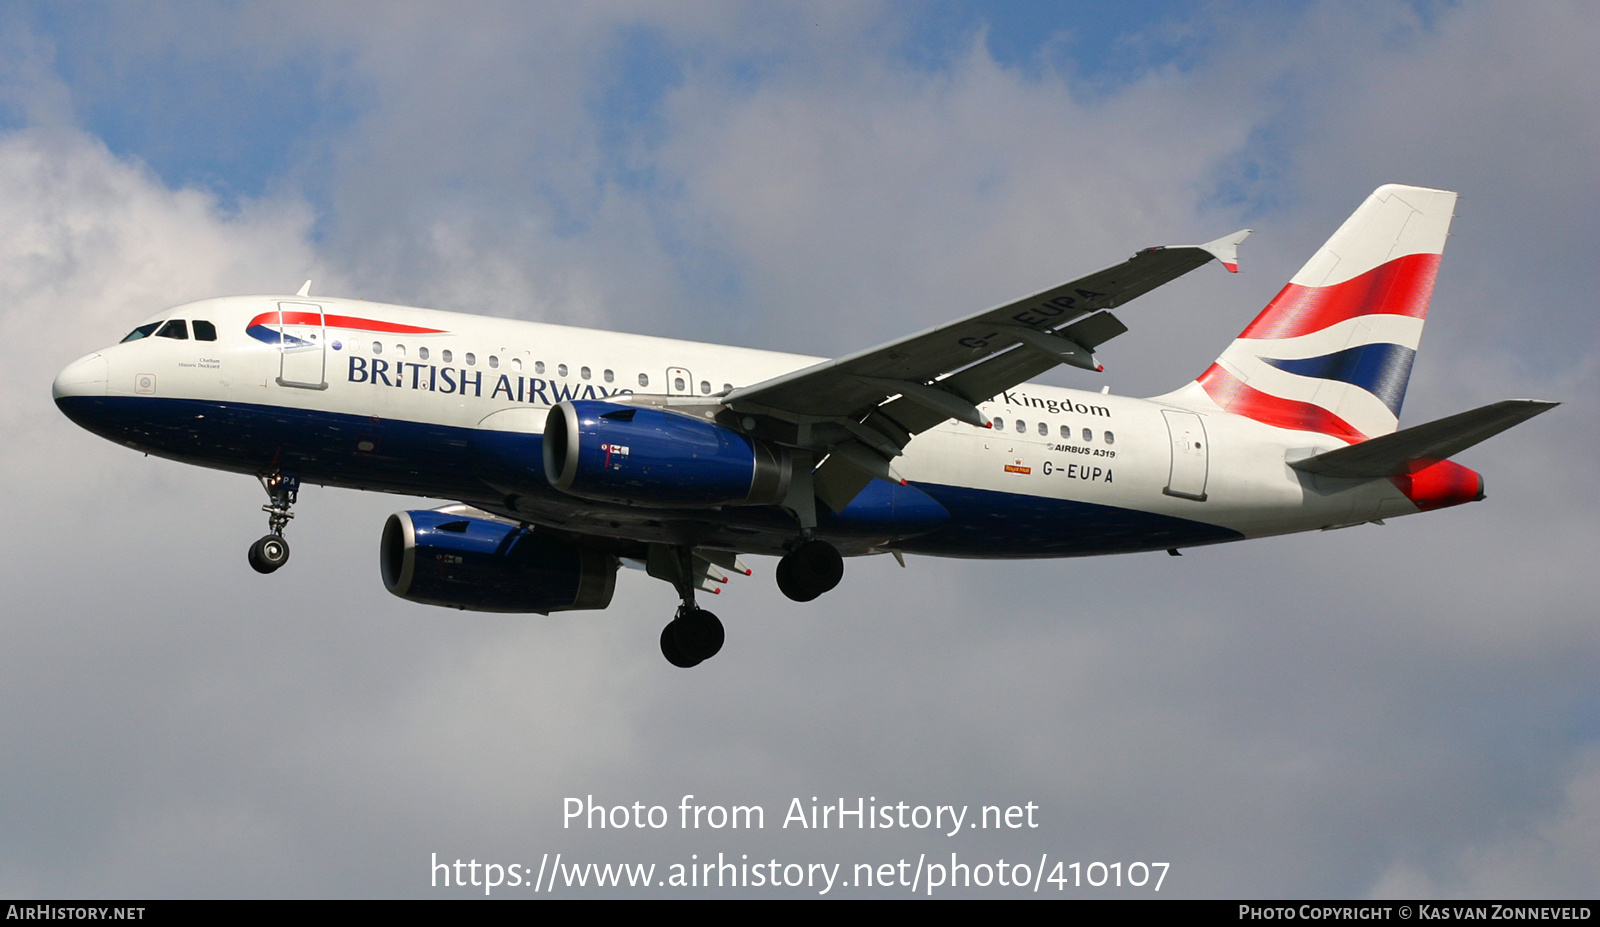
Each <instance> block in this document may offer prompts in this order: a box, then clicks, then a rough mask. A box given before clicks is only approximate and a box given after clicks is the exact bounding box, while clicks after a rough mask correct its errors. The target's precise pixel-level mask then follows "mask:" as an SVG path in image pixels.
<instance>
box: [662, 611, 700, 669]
mask: <svg viewBox="0 0 1600 927" xmlns="http://www.w3.org/2000/svg"><path fill="white" fill-rule="evenodd" d="M677 623H678V622H677V621H669V622H668V623H667V626H666V627H664V628H662V629H661V655H662V656H663V657H666V658H667V662H668V663H671V664H672V665H673V666H676V667H678V668H679V669H688V668H689V667H691V666H699V665H700V661H699V660H691V659H689V658H688V657H687V656H684V653H683V651H682V650H679V649H678V636H677V634H676V633H674V632H675V631H676V628H675V627H674V625H676V624H677Z"/></svg>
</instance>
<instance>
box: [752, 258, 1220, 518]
mask: <svg viewBox="0 0 1600 927" xmlns="http://www.w3.org/2000/svg"><path fill="white" fill-rule="evenodd" d="M1249 234H1250V230H1249V229H1243V230H1241V231H1238V232H1235V233H1233V234H1232V235H1227V236H1224V237H1222V238H1219V239H1217V240H1215V241H1211V242H1207V243H1206V244H1203V245H1169V246H1166V247H1157V248H1147V249H1145V250H1143V251H1140V252H1138V253H1136V254H1134V255H1133V257H1130V258H1128V259H1127V260H1126V261H1123V262H1122V263H1120V264H1116V265H1113V266H1111V267H1107V268H1105V269H1104V270H1100V271H1097V272H1095V273H1092V274H1089V275H1088V276H1085V277H1080V278H1078V279H1076V280H1071V281H1068V282H1067V283H1063V284H1061V285H1059V286H1055V287H1051V288H1050V289H1048V290H1044V291H1042V292H1039V293H1035V294H1033V295H1032V296H1028V297H1025V298H1023V299H1019V300H1017V301H1015V302H1010V303H1006V304H1004V305H1001V306H996V307H994V308H992V309H988V310H985V311H983V312H979V313H977V314H975V315H971V316H968V317H966V318H963V319H957V320H956V321H954V322H948V323H946V324H944V325H940V326H937V327H935V328H931V329H928V330H927V331H924V332H920V333H918V334H915V335H910V336H907V337H905V338H900V339H898V340H895V341H891V342H889V343H887V344H883V345H879V346H878V347H875V348H869V349H868V350H865V351H859V352H857V353H855V354H851V355H849V356H847V357H842V358H839V359H837V360H831V361H825V362H823V363H821V364H817V365H815V366H812V367H807V368H805V369H803V370H797V371H794V372H792V373H788V374H784V375H783V376H779V377H774V378H772V379H770V380H766V381H763V382H761V383H756V384H753V385H751V386H745V387H740V388H738V389H735V390H733V391H731V392H730V393H728V395H727V396H725V397H723V399H722V404H723V405H724V406H726V407H728V408H731V409H732V410H733V411H735V412H739V413H743V414H747V415H759V416H768V417H771V418H775V419H778V420H780V421H783V422H786V423H791V424H793V425H796V426H798V429H797V431H796V435H797V437H796V438H795V443H796V444H798V445H800V446H802V447H809V448H811V449H813V450H816V451H818V452H823V451H826V452H828V453H830V454H832V455H833V456H832V457H830V459H829V462H828V463H825V464H824V466H823V468H822V470H821V471H819V477H820V478H822V480H821V482H819V484H818V492H819V494H821V495H822V497H823V500H824V501H825V502H827V503H828V504H829V505H830V506H833V507H835V508H838V507H839V505H840V504H847V503H848V501H849V499H850V498H853V497H854V496H855V494H856V493H857V492H859V491H860V489H861V487H863V486H865V485H866V482H867V481H868V480H870V479H871V478H872V477H874V476H877V477H883V478H886V479H893V478H894V477H893V476H892V471H891V470H889V468H888V461H889V459H891V458H893V457H896V456H899V454H900V451H901V449H902V448H904V447H905V445H906V444H907V443H909V442H910V440H911V438H912V437H913V436H914V435H916V434H918V433H920V432H923V431H926V430H928V429H930V428H933V427H934V426H936V425H938V424H940V423H941V422H944V421H945V420H947V419H952V418H954V419H958V420H960V421H964V422H968V423H970V424H972V425H977V426H980V427H982V426H986V425H987V422H986V420H985V418H984V416H983V414H982V413H981V412H979V411H978V408H977V404H978V403H980V402H983V401H985V400H987V399H989V398H991V397H993V396H994V395H996V394H997V393H999V392H1000V391H1002V390H1005V389H1009V388H1010V387H1012V386H1015V385H1017V384H1018V383H1022V382H1025V381H1027V380H1028V379H1030V378H1032V377H1034V376H1037V375H1038V374H1040V373H1042V372H1044V371H1046V370H1048V369H1050V368H1051V367H1054V366H1056V365H1057V364H1071V365H1073V366H1077V367H1083V368H1085V369H1089V370H1098V369H1100V367H1099V364H1098V362H1096V361H1095V359H1094V353H1093V352H1094V349H1095V348H1097V347H1099V346H1100V345H1101V344H1103V343H1104V342H1106V341H1109V340H1110V339H1112V338H1114V337H1116V336H1117V335H1120V334H1122V333H1123V332H1125V331H1127V326H1125V325H1123V324H1122V322H1121V321H1120V320H1118V319H1117V318H1116V317H1115V316H1113V315H1112V314H1111V313H1110V312H1108V311H1106V310H1109V309H1112V308H1115V307H1117V306H1120V305H1122V304H1123V303H1126V302H1128V301H1129V300H1131V299H1134V298H1135V297H1138V296H1142V295H1144V294H1145V293H1148V292H1150V291H1151V290H1153V289H1155V288H1156V287H1158V286H1161V285H1162V284H1165V283H1169V282H1171V281H1173V280H1175V279H1177V278H1178V277H1181V276H1183V275H1184V274H1186V273H1188V272H1189V271H1191V270H1194V269H1195V268H1197V267H1200V266H1202V265H1204V264H1206V263H1208V262H1210V261H1211V260H1212V259H1217V260H1220V261H1221V262H1222V263H1223V265H1224V266H1225V267H1227V269H1228V270H1229V271H1230V272H1237V270H1238V256H1237V255H1238V245H1239V243H1240V242H1242V241H1244V239H1245V238H1246V237H1247V236H1249ZM896 397H898V398H896ZM813 426H821V427H813ZM841 469H842V470H846V471H850V474H849V476H848V478H844V479H842V480H841V479H839V477H841V476H842V474H840V473H838V472H837V471H840V470H841ZM829 470H831V471H833V473H832V474H831V475H832V477H833V478H828V477H829V474H827V473H824V472H823V471H829ZM825 484H826V485H825Z"/></svg>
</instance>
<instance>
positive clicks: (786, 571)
mask: <svg viewBox="0 0 1600 927" xmlns="http://www.w3.org/2000/svg"><path fill="white" fill-rule="evenodd" d="M777 578H778V589H779V590H781V591H782V592H783V594H784V595H786V596H788V597H789V598H791V599H793V600H795V601H796V602H809V601H811V600H812V599H815V598H816V597H817V596H819V595H822V594H823V593H824V592H828V591H830V590H832V589H833V588H834V587H835V586H837V585H839V581H840V580H842V579H844V558H843V557H841V556H839V551H838V550H837V549H836V548H834V546H833V545H832V544H829V543H828V542H827V541H807V542H805V543H804V544H801V545H800V546H799V547H796V548H795V549H794V550H791V551H789V553H788V554H786V555H785V556H784V558H783V559H782V560H780V561H778V574H777Z"/></svg>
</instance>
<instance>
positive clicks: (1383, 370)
mask: <svg viewBox="0 0 1600 927" xmlns="http://www.w3.org/2000/svg"><path fill="white" fill-rule="evenodd" d="M1455 202H1456V194H1454V193H1450V192H1447V191H1444V190H1430V189H1427V188H1425V187H1404V186H1399V185H1396V184H1389V185H1386V186H1382V187H1379V188H1378V189H1377V190H1376V191H1374V192H1373V194H1372V195H1371V196H1369V197H1367V200H1366V202H1364V203H1362V204H1361V207H1360V208H1359V209H1357V210H1356V211H1355V213H1353V214H1352V215H1351V216H1350V218H1349V219H1346V220H1345V223H1344V224H1343V225H1341V226H1339V230H1338V231H1336V232H1334V233H1333V237H1332V238H1330V239H1328V243H1327V244H1325V245H1323V246H1322V248H1321V250H1319V251H1318V252H1317V253H1316V254H1315V255H1313V256H1312V258H1311V260H1310V261H1308V262H1307V263H1306V266H1305V267H1303V268H1301V269H1300V272H1299V273H1297V274H1295V275H1294V278H1293V279H1292V280H1290V281H1289V283H1288V285H1287V286H1285V287H1284V288H1283V290H1282V291H1280V292H1279V293H1278V295H1277V296H1276V297H1274V298H1273V300H1272V302H1270V303H1268V304H1267V308H1265V309H1263V310H1262V311H1261V314H1260V315H1259V316H1257V317H1256V320H1255V321H1254V322H1251V323H1250V326H1249V327H1248V328H1246V329H1245V330H1244V331H1243V332H1242V333H1241V334H1240V335H1239V337H1238V339H1237V340H1235V341H1234V342H1233V344H1231V345H1229V346H1228V349H1227V350H1226V351H1224V352H1222V356H1221V357H1219V358H1217V360H1216V363H1214V364H1212V365H1211V366H1210V367H1209V368H1208V369H1207V370H1206V372H1205V373H1203V374H1201V375H1200V378H1199V379H1198V380H1197V381H1196V385H1198V386H1199V387H1200V389H1202V390H1204V392H1205V394H1206V395H1207V396H1209V397H1210V399H1211V401H1212V402H1214V403H1216V404H1217V405H1218V406H1220V407H1221V408H1223V409H1224V410H1226V411H1228V412H1232V413H1235V414H1238V415H1243V416H1246V417H1248V418H1252V419H1255V420H1256V421H1259V422H1263V423H1265V424H1268V425H1276V426H1278V427H1280V428H1292V429H1295V430H1299V431H1315V432H1320V433H1322V434H1327V435H1332V436H1335V437H1338V438H1342V439H1343V440H1345V441H1348V442H1351V443H1355V442H1359V441H1364V440H1366V439H1367V438H1372V437H1376V436H1378V435H1386V434H1390V433H1392V432H1393V431H1394V430H1395V429H1396V428H1397V427H1398V426H1399V423H1400V404H1401V402H1402V401H1404V399H1405V394H1406V381H1407V380H1408V379H1410V376H1411V362H1412V360H1413V359H1414V358H1415V357H1416V353H1417V345H1418V343H1419V342H1420V341H1421V338H1422V323H1423V322H1424V320H1426V319H1427V316H1428V300H1429V299H1430V298H1431V297H1432V295H1433V279H1434V275H1435V274H1436V273H1437V272H1438V269H1439V257H1440V255H1441V254H1442V253H1443V252H1444V241H1445V236H1446V234H1447V233H1448V232H1449V229H1450V220H1451V219H1452V218H1453V217H1454V211H1455ZM1190 389H1193V387H1192V386H1191V387H1190Z"/></svg>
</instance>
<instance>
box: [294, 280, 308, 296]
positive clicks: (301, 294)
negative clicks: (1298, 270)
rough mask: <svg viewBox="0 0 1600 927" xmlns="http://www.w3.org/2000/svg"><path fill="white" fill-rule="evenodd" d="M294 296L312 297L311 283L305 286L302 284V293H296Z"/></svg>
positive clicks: (306, 283)
mask: <svg viewBox="0 0 1600 927" xmlns="http://www.w3.org/2000/svg"><path fill="white" fill-rule="evenodd" d="M294 295H296V296H310V295H311V281H310V280H307V281H306V282H305V283H304V284H302V285H301V286H300V292H298V293H296V294H294Z"/></svg>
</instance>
